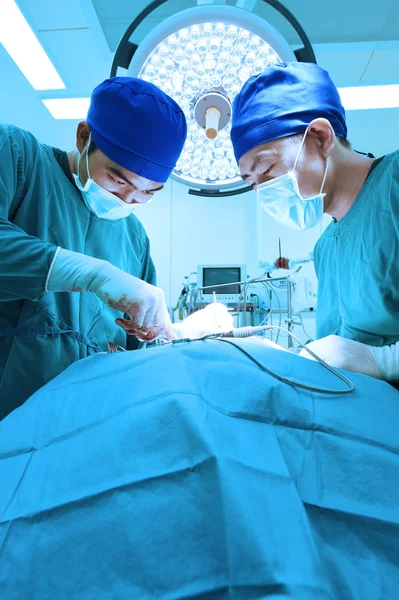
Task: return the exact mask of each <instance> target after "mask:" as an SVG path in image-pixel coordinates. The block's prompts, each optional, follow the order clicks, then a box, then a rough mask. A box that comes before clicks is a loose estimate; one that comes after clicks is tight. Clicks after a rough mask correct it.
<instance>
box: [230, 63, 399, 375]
mask: <svg viewBox="0 0 399 600" xmlns="http://www.w3.org/2000/svg"><path fill="white" fill-rule="evenodd" d="M232 120H233V122H232V129H231V139H232V143H233V147H234V152H235V157H236V160H237V162H238V164H239V168H240V171H241V175H242V178H243V179H244V180H245V181H246V182H247V183H248V184H249V185H250V186H252V187H253V188H254V189H255V190H256V193H257V196H258V199H259V203H260V205H261V206H262V208H263V210H265V211H266V212H267V213H268V214H269V215H271V216H272V217H273V218H274V219H275V220H276V221H278V222H279V223H281V224H283V225H285V226H287V227H289V228H291V229H294V230H302V229H308V228H310V227H314V226H315V225H317V224H318V223H320V221H321V219H322V217H323V213H327V214H328V215H330V216H331V217H332V221H331V224H330V225H329V227H328V228H327V229H326V231H325V232H324V233H323V235H322V236H321V238H320V239H319V241H318V243H317V245H316V247H315V251H314V261H315V269H316V273H317V276H318V279H319V292H318V308H317V338H318V339H317V340H316V341H315V342H312V343H311V344H310V345H309V347H310V348H311V349H312V350H313V351H314V352H316V353H317V354H319V356H321V357H322V358H324V359H325V360H326V361H327V362H329V363H330V364H331V365H333V366H337V367H341V368H345V369H349V370H352V371H358V372H361V373H365V374H367V375H371V376H373V377H377V378H381V379H385V380H387V381H390V382H397V380H398V379H399V343H398V342H399V260H398V257H399V227H398V223H399V151H396V152H393V153H391V154H388V155H386V156H382V157H380V158H378V159H374V158H373V157H372V155H364V154H362V153H358V152H355V151H354V150H353V149H352V148H351V146H350V144H349V142H348V141H347V127H346V119H345V111H344V109H343V107H342V104H341V101H340V97H339V94H338V91H337V88H336V87H335V85H334V84H333V82H332V81H331V79H330V77H329V75H328V73H327V72H326V71H324V70H323V69H321V68H320V67H318V66H317V65H315V64H309V63H298V62H294V63H282V64H273V65H269V66H268V67H267V68H266V69H265V71H264V72H263V73H261V74H260V75H259V76H256V77H251V78H250V79H249V80H248V81H247V82H246V84H245V85H244V86H243V88H242V90H241V92H240V93H239V94H238V95H237V97H236V99H235V102H234V107H233V119H232ZM279 266H285V265H279ZM304 355H305V356H306V352H305V354H304Z"/></svg>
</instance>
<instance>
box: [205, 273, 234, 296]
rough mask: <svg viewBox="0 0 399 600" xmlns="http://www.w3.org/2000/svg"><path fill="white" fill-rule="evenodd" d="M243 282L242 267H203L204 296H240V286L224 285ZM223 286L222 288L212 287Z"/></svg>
mask: <svg viewBox="0 0 399 600" xmlns="http://www.w3.org/2000/svg"><path fill="white" fill-rule="evenodd" d="M236 281H237V282H239V281H241V267H203V270H202V285H203V287H204V288H206V289H204V290H203V293H204V294H212V293H213V292H216V294H239V293H240V292H241V289H240V286H239V285H222V284H224V283H234V282H236ZM216 285H222V287H212V286H216Z"/></svg>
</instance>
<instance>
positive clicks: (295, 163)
mask: <svg viewBox="0 0 399 600" xmlns="http://www.w3.org/2000/svg"><path fill="white" fill-rule="evenodd" d="M308 129H309V125H308V126H307V127H306V131H305V133H304V135H303V138H302V141H301V145H300V146H299V150H298V154H297V155H296V159H295V162H294V167H293V169H292V172H293V173H295V169H296V166H297V163H298V159H299V155H300V153H301V150H302V148H303V145H304V143H305V139H306V134H307V133H308Z"/></svg>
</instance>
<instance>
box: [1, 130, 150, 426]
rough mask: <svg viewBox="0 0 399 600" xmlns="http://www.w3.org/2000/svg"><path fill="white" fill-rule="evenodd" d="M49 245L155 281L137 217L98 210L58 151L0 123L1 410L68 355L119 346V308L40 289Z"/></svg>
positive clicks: (62, 365) (69, 359) (51, 250)
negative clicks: (106, 216) (107, 215)
mask: <svg viewBox="0 0 399 600" xmlns="http://www.w3.org/2000/svg"><path fill="white" fill-rule="evenodd" d="M63 169H64V170H65V172H64V170H63ZM57 246H61V247H63V248H66V249H68V250H74V251H76V252H82V253H84V254H87V255H89V256H94V257H96V258H101V259H104V260H108V261H109V262H111V263H112V264H114V265H115V266H117V267H119V268H120V269H123V270H124V271H126V272H128V273H131V274H132V275H135V276H136V277H140V278H141V279H144V280H145V281H147V282H149V283H152V284H154V283H155V269H154V265H153V263H152V260H151V257H150V247H149V241H148V238H147V235H146V233H145V231H144V228H143V226H142V225H141V223H140V222H139V220H138V219H137V218H136V217H135V216H134V215H131V216H130V217H128V218H127V219H120V220H117V221H106V220H103V219H98V218H97V217H96V216H95V215H94V214H92V213H91V212H90V211H89V209H88V208H87V207H86V205H85V203H84V201H83V198H82V195H81V193H80V192H79V190H78V189H77V188H76V187H75V185H74V184H73V183H72V182H71V180H70V169H69V164H68V161H67V156H66V153H62V152H61V151H59V150H58V151H57V150H56V151H54V150H53V148H51V147H49V146H45V145H42V144H40V143H39V142H38V141H37V140H36V139H35V138H34V137H33V136H32V135H31V134H30V133H28V132H26V131H23V130H21V129H19V128H17V127H13V126H10V125H0V250H1V256H2V261H1V263H0V301H1V310H0V418H3V417H4V416H5V415H7V414H8V413H9V412H10V411H11V410H13V409H14V408H15V407H17V406H19V405H20V404H22V403H23V402H24V401H25V400H26V399H27V398H28V397H29V396H30V395H31V394H33V393H34V392H35V391H36V390H37V389H39V388H40V387H41V386H43V385H44V384H45V383H47V382H48V381H50V380H51V379H53V378H54V377H55V376H56V375H58V374H59V373H61V372H62V371H63V370H64V369H66V368H67V367H68V366H69V365H70V364H72V363H73V362H75V361H76V360H79V359H81V358H85V357H86V356H88V355H90V354H93V353H95V352H98V351H104V350H107V347H108V342H113V343H116V344H119V345H121V346H124V347H126V343H127V342H126V334H125V333H124V332H123V331H122V329H120V328H119V327H118V326H117V325H115V323H114V320H115V318H116V317H117V316H121V313H119V312H118V311H116V310H114V309H111V308H108V307H107V306H105V304H103V303H102V302H101V301H100V300H99V299H98V298H97V297H96V296H95V295H94V294H90V293H80V294H79V293H59V294H53V293H49V292H47V293H46V292H45V291H44V289H45V282H46V278H47V274H48V270H49V267H50V265H51V262H52V260H53V257H54V254H55V251H56V249H57Z"/></svg>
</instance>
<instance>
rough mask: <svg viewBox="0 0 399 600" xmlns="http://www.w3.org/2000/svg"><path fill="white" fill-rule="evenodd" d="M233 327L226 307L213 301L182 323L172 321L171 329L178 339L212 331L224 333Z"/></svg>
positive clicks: (191, 337) (194, 337) (202, 334)
mask: <svg viewBox="0 0 399 600" xmlns="http://www.w3.org/2000/svg"><path fill="white" fill-rule="evenodd" d="M233 327H234V321H233V317H232V316H231V314H230V313H229V311H228V309H227V307H226V306H225V305H224V304H219V303H215V302H213V303H212V304H208V306H207V307H206V308H203V309H202V310H198V311H197V312H195V313H193V314H192V315H190V316H189V317H187V319H185V320H184V321H183V322H182V323H174V324H173V325H172V330H173V332H174V333H175V335H176V337H177V338H178V339H184V338H189V339H196V338H200V337H204V336H205V335H212V334H213V333H226V332H228V331H231V330H232V329H233Z"/></svg>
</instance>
